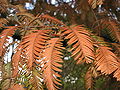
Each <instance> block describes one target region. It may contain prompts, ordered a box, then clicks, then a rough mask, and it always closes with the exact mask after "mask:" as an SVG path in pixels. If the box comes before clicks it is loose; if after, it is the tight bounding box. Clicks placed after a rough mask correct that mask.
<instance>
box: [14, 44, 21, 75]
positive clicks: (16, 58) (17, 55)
mask: <svg viewBox="0 0 120 90" xmlns="http://www.w3.org/2000/svg"><path fill="white" fill-rule="evenodd" d="M21 54H22V46H20V45H19V46H18V48H17V50H16V53H15V54H14V55H13V57H12V66H13V70H12V76H13V77H16V76H17V74H18V70H19V69H18V66H19V62H20V60H21Z"/></svg>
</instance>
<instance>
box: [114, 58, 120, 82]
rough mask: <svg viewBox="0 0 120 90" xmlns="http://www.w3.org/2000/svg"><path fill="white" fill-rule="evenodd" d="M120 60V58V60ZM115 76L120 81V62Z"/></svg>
mask: <svg viewBox="0 0 120 90" xmlns="http://www.w3.org/2000/svg"><path fill="white" fill-rule="evenodd" d="M119 61H120V60H119ZM114 77H116V78H117V80H118V81H120V62H119V64H118V69H117V70H116V71H115V73H114Z"/></svg>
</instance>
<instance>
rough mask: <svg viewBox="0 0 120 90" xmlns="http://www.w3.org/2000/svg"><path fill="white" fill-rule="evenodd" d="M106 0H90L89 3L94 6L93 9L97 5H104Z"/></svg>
mask: <svg viewBox="0 0 120 90" xmlns="http://www.w3.org/2000/svg"><path fill="white" fill-rule="evenodd" d="M103 1H104V0H88V3H89V4H90V5H91V6H92V8H93V9H95V8H96V7H97V5H102V4H103Z"/></svg>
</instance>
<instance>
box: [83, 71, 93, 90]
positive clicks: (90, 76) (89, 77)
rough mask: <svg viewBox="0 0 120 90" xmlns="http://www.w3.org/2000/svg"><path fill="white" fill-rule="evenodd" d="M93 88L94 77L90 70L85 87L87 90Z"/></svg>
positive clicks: (87, 73) (86, 76)
mask: <svg viewBox="0 0 120 90" xmlns="http://www.w3.org/2000/svg"><path fill="white" fill-rule="evenodd" d="M92 86H93V76H92V71H91V69H88V71H87V72H86V74H85V87H86V89H87V90H89V89H91V88H92Z"/></svg>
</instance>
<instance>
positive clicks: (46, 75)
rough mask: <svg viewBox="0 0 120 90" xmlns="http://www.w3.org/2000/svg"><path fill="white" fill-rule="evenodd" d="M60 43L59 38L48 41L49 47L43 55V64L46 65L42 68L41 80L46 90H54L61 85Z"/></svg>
mask: <svg viewBox="0 0 120 90" xmlns="http://www.w3.org/2000/svg"><path fill="white" fill-rule="evenodd" d="M62 49H63V47H62V43H61V40H60V39H59V38H52V39H51V40H49V47H48V48H46V49H45V52H44V53H43V54H44V56H45V59H44V62H46V64H45V65H44V67H43V68H42V71H43V79H44V82H45V84H46V86H47V88H48V90H56V89H58V88H59V87H58V86H59V85H61V83H60V80H59V78H60V77H61V76H60V75H59V72H61V71H62V70H61V69H60V68H61V67H62V65H61V63H62V62H63V61H62V52H61V51H62Z"/></svg>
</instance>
